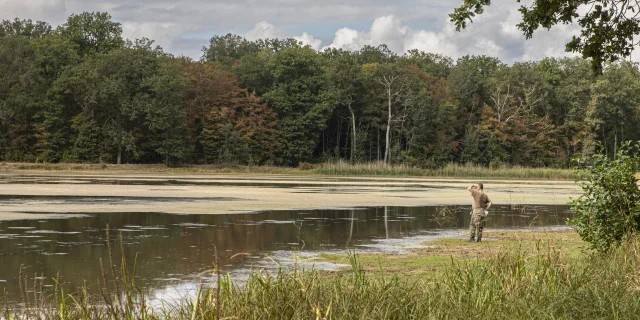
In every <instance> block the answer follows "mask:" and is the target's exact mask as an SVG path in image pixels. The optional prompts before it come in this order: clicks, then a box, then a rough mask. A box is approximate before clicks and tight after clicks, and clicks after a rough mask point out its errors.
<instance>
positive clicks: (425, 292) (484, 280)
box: [3, 233, 640, 319]
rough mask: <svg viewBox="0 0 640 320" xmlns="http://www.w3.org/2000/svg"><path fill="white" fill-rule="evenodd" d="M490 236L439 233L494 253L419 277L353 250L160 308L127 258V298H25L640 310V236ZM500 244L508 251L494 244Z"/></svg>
mask: <svg viewBox="0 0 640 320" xmlns="http://www.w3.org/2000/svg"><path fill="white" fill-rule="evenodd" d="M486 238H487V239H492V238H493V240H494V241H493V242H491V241H487V242H485V243H481V244H466V243H463V242H459V241H458V240H451V239H449V240H447V239H443V240H438V241H437V242H436V243H434V244H435V247H436V248H438V247H439V248H441V249H434V250H436V251H435V252H436V254H437V253H440V254H442V255H443V256H444V255H445V254H448V253H450V250H454V249H455V250H459V252H463V251H465V250H467V251H470V252H475V253H478V254H480V253H482V254H487V255H488V256H489V258H488V259H478V258H471V259H465V255H464V254H463V255H457V256H456V257H457V258H451V257H449V258H448V260H449V261H448V262H445V261H444V260H443V261H440V262H439V263H440V264H441V267H439V268H438V272H426V273H422V274H421V275H420V276H419V277H403V276H400V275H401V274H403V272H402V269H397V270H396V271H394V272H393V273H387V272H384V271H385V269H386V268H393V266H394V265H395V266H396V267H397V266H398V264H397V263H396V264H393V263H392V264H390V265H389V266H388V265H387V262H388V260H387V259H378V262H377V267H374V265H375V263H372V262H371V257H366V256H363V257H359V256H358V255H356V254H353V253H350V254H349V255H348V257H347V261H349V263H350V264H351V270H350V271H349V272H339V273H337V274H326V273H319V272H316V271H308V270H303V269H298V268H296V269H294V270H284V269H283V270H281V271H280V272H278V273H276V274H266V273H265V272H260V271H256V272H254V273H253V274H252V276H251V277H250V279H249V280H248V282H247V283H246V284H243V285H234V284H233V283H232V282H231V280H230V279H229V278H228V277H227V278H225V277H220V278H219V279H220V281H219V286H218V288H219V289H215V288H213V289H209V288H203V289H201V290H200V291H199V292H198V293H197V296H196V297H194V298H192V299H190V300H183V301H178V302H165V303H164V304H163V306H162V307H160V308H158V309H155V310H152V309H151V308H150V307H149V306H148V305H147V302H146V300H145V296H144V294H143V291H142V290H140V289H139V288H137V287H136V286H135V283H134V280H133V279H132V278H127V273H126V272H122V273H121V272H120V270H123V271H124V270H127V269H128V268H130V266H127V264H126V262H125V261H123V262H122V269H120V268H113V269H112V270H111V271H110V272H109V271H108V270H107V272H106V274H111V275H113V276H114V277H119V278H120V279H121V280H120V282H119V287H117V288H118V289H117V290H118V291H120V292H121V295H119V296H118V295H109V294H106V293H104V294H102V296H95V297H91V296H89V295H88V294H86V292H84V291H80V292H79V293H78V294H74V295H68V294H65V293H63V292H62V291H60V290H57V293H56V295H55V296H51V297H50V296H44V295H43V294H39V293H38V292H39V291H38V288H40V287H39V284H38V282H37V281H36V283H34V290H33V291H30V289H26V290H25V292H24V293H23V298H24V299H23V301H24V303H25V304H26V305H27V306H28V308H29V309H28V311H29V313H30V314H31V316H32V317H34V318H36V317H38V318H58V319H116V318H117V319H122V318H127V319H129V318H130V319H133V318H138V319H155V318H174V319H215V318H220V319H363V318H366V319H461V318H465V319H487V318H493V319H549V318H555V319H575V318H580V319H585V318H586V319H592V318H615V319H634V318H636V317H637V310H638V308H640V271H639V270H640V239H637V238H635V239H633V240H631V241H628V242H625V243H623V244H622V245H621V246H620V247H617V248H615V249H612V250H611V251H609V252H608V253H606V254H604V255H600V254H598V255H593V254H589V253H582V252H581V251H580V250H579V240H577V237H576V235H575V234H570V233H502V234H500V233H493V234H488V235H487V237H486ZM495 246H498V247H503V249H504V250H500V251H498V252H494V253H489V252H487V251H486V250H492V248H494V247H495ZM438 250H440V251H438ZM448 250H449V251H448ZM422 254H427V255H428V254H430V253H429V252H418V254H417V255H416V256H414V257H411V256H407V257H405V259H409V260H407V261H418V260H416V259H422V258H424V256H422ZM474 255H475V254H474ZM416 257H422V258H416ZM466 257H467V258H468V256H466ZM399 259H403V258H399ZM418 268H420V266H419V265H417V266H416V269H418ZM425 268H426V269H428V263H425ZM214 273H215V271H214ZM105 277H106V276H105ZM111 285H113V284H111ZM30 286H31V282H29V287H30ZM26 287H27V286H26V285H25V288H26ZM27 291H28V292H27ZM31 295H33V297H31ZM119 297H120V298H119ZM13 307H17V306H7V307H5V308H4V311H3V312H4V314H3V316H4V317H5V318H7V319H12V318H16V317H17V316H16V314H15V313H14V311H11V310H12V308H13Z"/></svg>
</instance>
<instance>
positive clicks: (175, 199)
mask: <svg viewBox="0 0 640 320" xmlns="http://www.w3.org/2000/svg"><path fill="white" fill-rule="evenodd" d="M0 182H1V183H0V220H6V219H16V218H20V217H31V218H38V219H39V218H42V216H39V215H38V216H36V215H33V214H42V213H49V214H58V217H59V216H60V215H61V214H62V215H66V214H73V213H100V212H161V213H173V214H229V213H246V212H256V211H267V210H306V209H340V208H354V207H372V206H405V207H411V206H432V205H433V206H439V205H468V204H469V201H470V200H469V196H468V193H467V191H466V190H465V189H466V187H467V186H468V185H470V184H471V183H474V182H476V181H474V180H464V179H420V178H362V177H358V178H355V177H354V178H345V177H340V178H336V177H304V176H286V175H160V174H119V175H105V174H100V175H91V174H84V175H74V174H64V173H51V174H24V173H3V174H1V175H0ZM483 182H484V183H485V190H486V192H487V193H488V194H489V195H490V197H491V199H492V200H493V201H494V203H496V204H507V205H520V204H540V205H562V204H567V203H568V202H569V201H570V199H571V198H575V197H577V196H579V195H580V189H579V187H578V186H577V185H576V184H575V183H574V182H569V181H525V180H522V181H511V180H510V181H500V180H485V181H483ZM25 213H28V215H25ZM52 217H54V216H52Z"/></svg>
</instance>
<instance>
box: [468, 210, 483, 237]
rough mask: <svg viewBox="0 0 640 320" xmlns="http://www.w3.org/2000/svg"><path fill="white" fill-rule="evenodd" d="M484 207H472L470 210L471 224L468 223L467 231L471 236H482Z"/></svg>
mask: <svg viewBox="0 0 640 320" xmlns="http://www.w3.org/2000/svg"><path fill="white" fill-rule="evenodd" d="M484 221H485V216H484V209H482V208H480V209H473V211H471V224H470V225H469V233H470V235H471V238H472V239H473V238H476V236H477V238H478V239H480V238H482V229H483V228H484Z"/></svg>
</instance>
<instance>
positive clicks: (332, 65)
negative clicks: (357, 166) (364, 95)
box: [325, 49, 363, 162]
mask: <svg viewBox="0 0 640 320" xmlns="http://www.w3.org/2000/svg"><path fill="white" fill-rule="evenodd" d="M325 56H327V57H328V59H329V62H328V64H329V70H328V74H329V78H330V80H331V84H332V89H333V90H334V93H335V95H336V100H337V102H338V103H339V104H340V105H341V106H343V107H347V110H348V111H349V115H350V118H351V130H352V134H351V152H350V159H351V162H353V161H355V160H356V158H355V156H356V152H357V141H358V130H357V125H356V112H355V104H356V98H357V95H358V93H359V92H360V91H359V90H360V89H361V87H362V85H363V84H362V75H361V72H362V67H361V65H360V63H359V61H358V57H359V56H358V54H357V53H351V52H349V51H343V50H336V49H328V50H327V51H326V52H325Z"/></svg>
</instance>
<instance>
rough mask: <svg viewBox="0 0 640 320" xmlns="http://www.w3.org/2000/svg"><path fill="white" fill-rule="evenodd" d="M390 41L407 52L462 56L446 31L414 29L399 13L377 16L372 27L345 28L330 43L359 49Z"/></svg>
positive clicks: (395, 50) (387, 43) (400, 51)
mask: <svg viewBox="0 0 640 320" xmlns="http://www.w3.org/2000/svg"><path fill="white" fill-rule="evenodd" d="M380 44H386V45H387V46H388V47H389V49H390V50H392V51H394V52H396V53H400V54H401V53H404V52H407V51H409V50H411V49H418V50H422V51H426V52H433V53H441V54H446V55H449V56H454V57H457V56H458V50H457V48H456V46H455V44H453V43H452V42H450V41H449V40H448V39H447V37H446V36H445V35H444V34H443V33H434V32H429V31H425V30H413V29H412V28H410V27H408V26H406V25H403V24H402V22H401V21H400V20H399V19H398V18H396V17H395V16H384V17H379V18H377V19H375V20H374V21H373V23H372V25H371V29H370V30H369V31H364V32H361V31H357V30H353V29H349V28H342V29H340V30H338V31H337V32H336V34H335V38H334V39H333V42H332V43H331V44H329V45H328V46H327V47H330V48H340V49H344V50H359V49H361V48H362V47H364V46H365V45H372V46H377V45H380Z"/></svg>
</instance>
